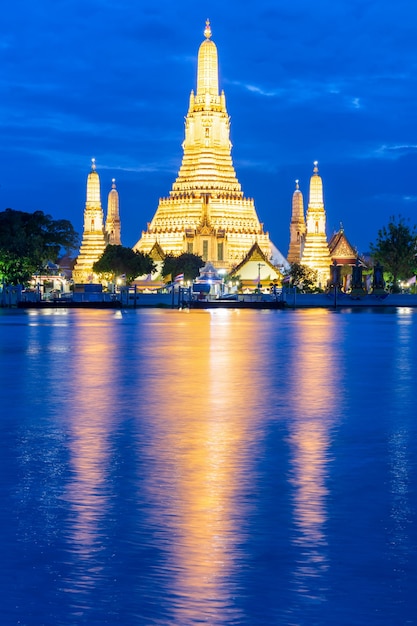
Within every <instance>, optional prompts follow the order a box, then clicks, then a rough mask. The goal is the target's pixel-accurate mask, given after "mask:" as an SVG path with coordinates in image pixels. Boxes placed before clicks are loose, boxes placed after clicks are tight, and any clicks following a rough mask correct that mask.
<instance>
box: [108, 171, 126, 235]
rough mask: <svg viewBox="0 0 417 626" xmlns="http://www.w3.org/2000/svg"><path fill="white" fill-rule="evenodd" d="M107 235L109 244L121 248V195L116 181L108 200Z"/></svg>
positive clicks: (113, 183) (113, 181) (113, 182)
mask: <svg viewBox="0 0 417 626" xmlns="http://www.w3.org/2000/svg"><path fill="white" fill-rule="evenodd" d="M106 234H107V239H108V242H109V244H111V245H113V246H120V245H121V243H122V242H121V239H120V214H119V194H118V192H117V189H116V180H115V179H114V178H113V180H112V188H111V191H110V192H109V195H108V198H107V219H106Z"/></svg>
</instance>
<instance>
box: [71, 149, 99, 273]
mask: <svg viewBox="0 0 417 626" xmlns="http://www.w3.org/2000/svg"><path fill="white" fill-rule="evenodd" d="M103 221H104V217H103V210H102V208H101V200H100V178H99V175H98V173H97V172H96V162H95V159H92V161H91V171H90V173H89V174H88V177H87V199H86V203H85V210H84V232H83V238H82V242H81V247H80V252H79V255H78V258H77V262H76V264H75V267H74V270H73V273H72V277H73V279H74V282H76V283H89V282H92V281H93V280H96V277H95V276H94V272H93V265H94V263H95V262H96V261H98V259H99V258H100V257H101V255H102V254H103V252H104V249H105V247H106V243H107V242H106V235H105V232H104V223H103Z"/></svg>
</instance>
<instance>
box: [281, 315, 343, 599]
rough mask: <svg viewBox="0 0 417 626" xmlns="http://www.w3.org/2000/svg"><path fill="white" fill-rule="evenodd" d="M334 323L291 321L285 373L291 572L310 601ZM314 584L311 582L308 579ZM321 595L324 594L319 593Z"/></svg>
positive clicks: (322, 544)
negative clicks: (293, 549) (293, 330)
mask: <svg viewBox="0 0 417 626" xmlns="http://www.w3.org/2000/svg"><path fill="white" fill-rule="evenodd" d="M335 324H336V318H335V317H334V316H333V315H332V314H331V313H330V314H325V313H324V312H323V311H316V310H310V311H303V312H302V313H301V314H300V315H299V316H297V340H296V342H295V346H294V351H293V366H292V373H291V389H292V400H293V403H294V409H295V411H294V419H292V420H290V421H289V433H290V434H289V444H290V447H291V456H292V471H291V482H292V484H293V486H294V496H293V501H294V525H295V532H294V535H293V538H292V542H293V543H294V544H295V545H296V546H297V548H298V552H299V557H298V560H297V566H296V568H295V570H294V573H293V575H294V584H295V586H296V588H297V591H299V592H301V593H304V594H306V595H307V596H310V597H313V596H314V594H316V593H317V592H316V591H315V592H314V593H313V591H312V589H313V588H314V589H315V590H317V589H318V588H319V586H318V585H317V577H321V576H323V575H324V573H325V571H326V569H327V567H328V557H327V550H326V546H327V539H326V532H325V524H326V521H327V517H328V512H327V504H326V498H327V495H328V488H327V485H326V479H327V477H328V474H329V462H330V460H331V459H330V458H329V447H330V443H331V429H332V426H333V425H334V423H335V421H336V419H337V415H336V410H337V409H336V406H337V398H336V397H335V393H336V389H337V387H338V384H339V382H340V376H341V372H340V371H339V368H338V364H337V360H336V358H335V353H336V350H335V346H336V345H337V334H336V327H335ZM313 578H314V579H316V580H314V581H312V579H313ZM323 592H325V590H323Z"/></svg>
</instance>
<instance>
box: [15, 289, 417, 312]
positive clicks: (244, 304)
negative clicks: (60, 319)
mask: <svg viewBox="0 0 417 626" xmlns="http://www.w3.org/2000/svg"><path fill="white" fill-rule="evenodd" d="M16 306H17V307H18V308H20V309H51V308H53V309H73V308H79V309H120V308H172V309H177V308H190V309H219V308H227V309H299V308H326V309H329V308H333V309H334V308H360V307H362V308H366V307H368V308H369V307H378V308H381V307H417V294H381V295H373V294H366V295H364V296H361V297H353V296H351V295H349V294H344V293H337V294H334V293H320V294H306V293H294V292H291V291H288V292H283V293H282V294H280V298H279V299H278V300H277V299H272V297H270V296H268V295H262V296H260V295H251V296H247V295H246V296H243V295H242V296H239V297H237V298H236V299H233V300H232V299H224V300H221V299H207V300H187V299H186V298H180V297H178V296H176V297H175V298H173V296H172V294H167V293H162V294H140V296H137V297H136V298H135V299H134V300H133V299H132V300H125V301H121V300H112V301H108V300H103V301H100V300H94V301H88V300H86V299H85V300H83V301H76V300H60V299H56V300H42V301H38V302H25V301H22V302H18V303H17V304H16Z"/></svg>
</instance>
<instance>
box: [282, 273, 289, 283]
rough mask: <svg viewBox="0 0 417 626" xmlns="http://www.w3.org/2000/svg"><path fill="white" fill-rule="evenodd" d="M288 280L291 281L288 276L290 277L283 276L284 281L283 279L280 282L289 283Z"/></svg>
mask: <svg viewBox="0 0 417 626" xmlns="http://www.w3.org/2000/svg"><path fill="white" fill-rule="evenodd" d="M290 280H291V276H290V275H288V276H284V279H283V281H282V282H283V283H289V282H290Z"/></svg>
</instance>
